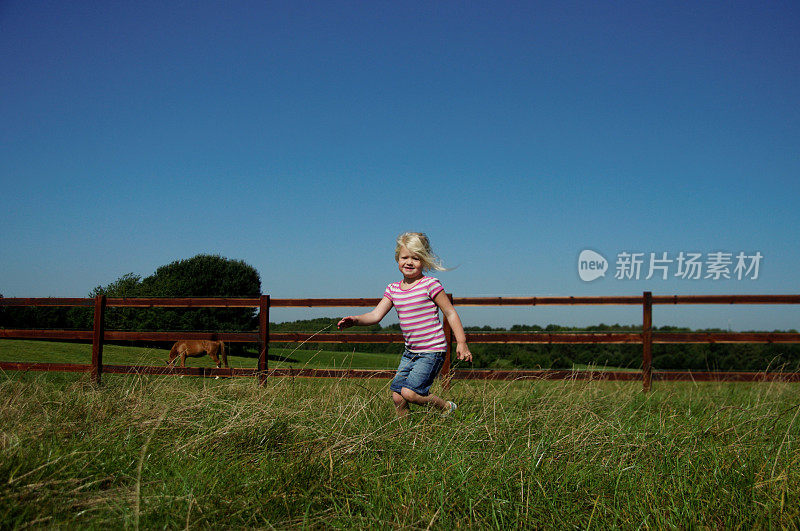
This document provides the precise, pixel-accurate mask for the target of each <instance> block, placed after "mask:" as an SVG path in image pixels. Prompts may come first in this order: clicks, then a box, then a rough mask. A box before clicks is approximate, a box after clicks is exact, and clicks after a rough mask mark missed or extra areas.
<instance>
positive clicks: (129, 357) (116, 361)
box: [0, 339, 400, 369]
mask: <svg viewBox="0 0 800 531" xmlns="http://www.w3.org/2000/svg"><path fill="white" fill-rule="evenodd" d="M269 355H270V359H269V367H270V368H280V367H311V368H321V367H324V368H353V369H395V368H397V363H398V362H399V359H400V353H399V351H398V353H397V354H383V353H380V354H368V353H363V352H333V351H327V350H307V349H302V348H298V349H295V348H270V350H269ZM168 358H169V350H164V349H155V348H144V347H129V346H124V347H123V346H117V345H104V346H103V363H104V364H109V365H157V366H163V365H165V364H166V361H167V359H168ZM0 361H25V362H42V363H83V364H87V365H88V364H89V363H91V361H92V346H91V345H89V344H80V343H59V342H50V341H30V340H17V339H14V340H12V339H3V340H0ZM228 364H229V365H230V366H231V367H236V368H255V367H256V366H257V360H256V358H254V357H239V356H228ZM186 366H187V367H214V362H213V361H212V360H211V358H210V357H208V356H205V355H204V356H202V357H198V358H187V359H186Z"/></svg>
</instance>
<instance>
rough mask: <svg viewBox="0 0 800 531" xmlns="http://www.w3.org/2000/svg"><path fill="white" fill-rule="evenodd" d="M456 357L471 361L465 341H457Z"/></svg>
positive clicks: (470, 353)
mask: <svg viewBox="0 0 800 531" xmlns="http://www.w3.org/2000/svg"><path fill="white" fill-rule="evenodd" d="M456 358H458V359H460V360H462V361H470V362H471V361H472V352H470V351H469V347H468V346H467V344H466V343H458V344H457V345H456Z"/></svg>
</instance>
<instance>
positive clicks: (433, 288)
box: [428, 277, 444, 300]
mask: <svg viewBox="0 0 800 531" xmlns="http://www.w3.org/2000/svg"><path fill="white" fill-rule="evenodd" d="M443 291H444V288H443V287H442V284H441V283H440V282H439V280H438V279H436V278H433V277H431V282H430V284H428V296H429V297H430V298H431V300H432V299H434V298H435V297H436V296H437V295H438V294H439V293H441V292H443Z"/></svg>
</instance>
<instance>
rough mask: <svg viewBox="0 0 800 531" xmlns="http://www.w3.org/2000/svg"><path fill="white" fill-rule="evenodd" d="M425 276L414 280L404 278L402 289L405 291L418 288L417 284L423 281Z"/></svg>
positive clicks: (401, 283)
mask: <svg viewBox="0 0 800 531" xmlns="http://www.w3.org/2000/svg"><path fill="white" fill-rule="evenodd" d="M424 276H425V275H420V276H418V277H417V278H414V279H408V278H403V280H401V281H400V287H401V288H403V289H408V288H412V287H414V286H416V285H417V283H418V282H419V281H420V280H422V277H424Z"/></svg>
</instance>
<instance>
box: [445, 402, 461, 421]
mask: <svg viewBox="0 0 800 531" xmlns="http://www.w3.org/2000/svg"><path fill="white" fill-rule="evenodd" d="M456 409H458V406H457V405H456V403H455V402H450V401H449V400H448V401H447V409H445V410H444V412H443V413H442V416H443V417H446V416H447V415H449V414H450V413H452V412H453V411H455V410H456Z"/></svg>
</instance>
